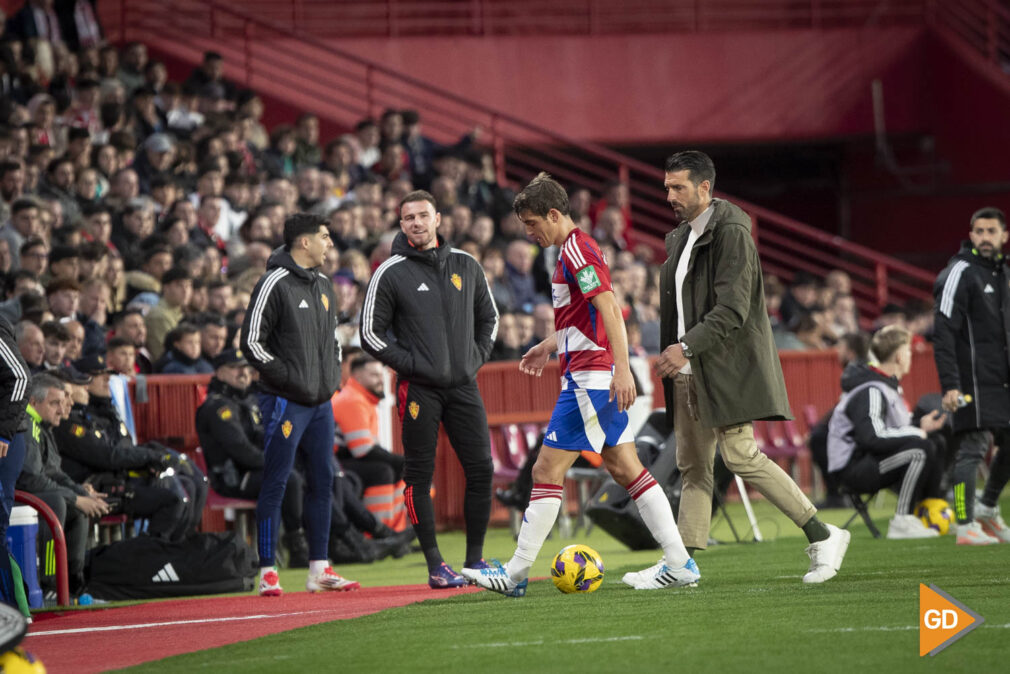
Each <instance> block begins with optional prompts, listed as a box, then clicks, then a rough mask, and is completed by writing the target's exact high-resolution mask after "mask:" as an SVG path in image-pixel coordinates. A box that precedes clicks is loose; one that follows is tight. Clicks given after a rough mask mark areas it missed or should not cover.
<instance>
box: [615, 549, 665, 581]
mask: <svg viewBox="0 0 1010 674" xmlns="http://www.w3.org/2000/svg"><path fill="white" fill-rule="evenodd" d="M664 566H666V556H665V555H664V556H663V557H660V558H659V561H658V562H656V563H655V564H653V565H652V566H650V567H649V568H648V569H642V570H641V571H628V572H627V573H626V574H624V576H623V577H622V578H621V581H622V582H623V583H624V584H625V585H630V586H632V587H635V586H636V585H638V584H639V583H644V582H645V581H647V580H649V579H650V578H652V577H653V576H655V575H656V574H657V573H659V570H660V569H661V568H663V567H664Z"/></svg>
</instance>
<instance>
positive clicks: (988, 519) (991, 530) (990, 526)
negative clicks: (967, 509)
mask: <svg viewBox="0 0 1010 674" xmlns="http://www.w3.org/2000/svg"><path fill="white" fill-rule="evenodd" d="M975 521H977V522H978V523H979V524H981V525H982V531H984V532H986V533H987V534H989V535H990V536H992V537H993V538H996V539H999V541H1000V542H1002V543H1010V527H1008V526H1007V525H1006V522H1004V521H1003V516H1002V515H1001V514H1000V512H999V505H998V504H997V505H995V506H993V507H991V508H990V507H989V506H987V505H985V504H984V503H981V502H980V501H975Z"/></svg>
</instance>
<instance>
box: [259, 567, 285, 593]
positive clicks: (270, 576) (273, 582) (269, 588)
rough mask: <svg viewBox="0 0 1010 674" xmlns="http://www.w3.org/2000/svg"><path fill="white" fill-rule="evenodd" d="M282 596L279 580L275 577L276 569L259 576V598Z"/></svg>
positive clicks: (282, 591)
mask: <svg viewBox="0 0 1010 674" xmlns="http://www.w3.org/2000/svg"><path fill="white" fill-rule="evenodd" d="M282 594H284V590H283V589H282V588H281V580H280V578H279V577H278V576H277V569H270V570H268V571H267V572H265V573H263V574H262V575H260V596H261V597H279V596H281V595H282Z"/></svg>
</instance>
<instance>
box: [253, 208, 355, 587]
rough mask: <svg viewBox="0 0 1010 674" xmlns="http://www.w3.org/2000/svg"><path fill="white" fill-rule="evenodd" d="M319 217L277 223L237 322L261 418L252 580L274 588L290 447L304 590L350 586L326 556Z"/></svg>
mask: <svg viewBox="0 0 1010 674" xmlns="http://www.w3.org/2000/svg"><path fill="white" fill-rule="evenodd" d="M326 225H327V222H326V220H325V219H323V218H321V217H318V216H315V215H311V214H308V213H296V214H294V215H291V216H289V217H288V218H287V220H285V222H284V247H283V248H280V249H278V250H276V251H275V252H274V254H273V255H272V256H271V257H270V261H269V263H268V264H267V272H266V274H264V275H263V277H262V278H260V280H259V281H258V282H257V283H256V287H255V288H254V289H253V292H252V297H251V298H250V300H249V311H248V312H247V313H246V315H245V318H244V320H243V322H242V351H243V353H245V354H247V355H248V357H249V362H250V363H251V364H252V366H253V367H255V368H256V369H257V370H258V371H259V373H260V384H259V385H260V391H261V394H260V397H259V407H260V410H262V412H263V418H264V419H265V420H266V421H265V430H264V445H263V454H264V476H263V486H262V487H261V488H260V496H259V500H258V502H257V506H256V520H257V528H258V530H259V545H258V547H259V555H260V587H259V591H260V594H261V595H264V596H279V595H280V594H282V592H283V590H282V589H281V586H280V581H279V578H278V576H277V571H276V569H275V568H274V548H275V547H276V541H277V529H278V525H279V524H280V522H279V520H280V514H281V513H280V511H281V502H282V501H283V498H284V490H285V485H286V484H287V480H288V475H289V474H290V473H291V470H292V468H293V466H294V462H295V456H296V454H301V456H302V459H303V460H304V464H305V477H306V498H305V516H306V517H305V523H306V525H307V528H308V539H309V577H308V580H307V582H306V589H308V590H309V591H310V592H320V591H341V590H356V589H358V588H359V587H360V584H359V583H356V582H354V581H350V580H347V579H346V578H342V577H341V576H340V575H338V574H337V573H336V572H335V571H334V570H333V569H332V567H330V566H329V564H328V562H327V560H326V555H327V548H328V543H329V536H330V518H331V511H330V508H331V501H332V490H333V474H334V466H333V408H332V407H331V406H330V397H331V396H332V395H333V393H334V392H335V391H336V390H337V388H339V386H340V341H339V340H338V339H337V335H336V328H337V301H336V297H335V296H334V294H333V283H332V282H331V281H330V279H329V278H327V277H326V275H324V274H322V273H321V272H320V271H319V269H318V267H319V266H320V265H321V264H322V263H323V260H324V259H325V257H326V253H327V251H329V249H330V248H332V247H333V242H332V241H331V240H330V233H329V230H328V229H327V226H326Z"/></svg>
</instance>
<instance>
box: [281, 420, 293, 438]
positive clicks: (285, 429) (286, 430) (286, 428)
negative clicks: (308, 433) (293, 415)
mask: <svg viewBox="0 0 1010 674" xmlns="http://www.w3.org/2000/svg"><path fill="white" fill-rule="evenodd" d="M292 428H293V426H292V425H291V422H290V421H285V422H284V423H283V424H281V433H282V434H283V435H284V438H285V439H287V438H289V437H291V429H292Z"/></svg>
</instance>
